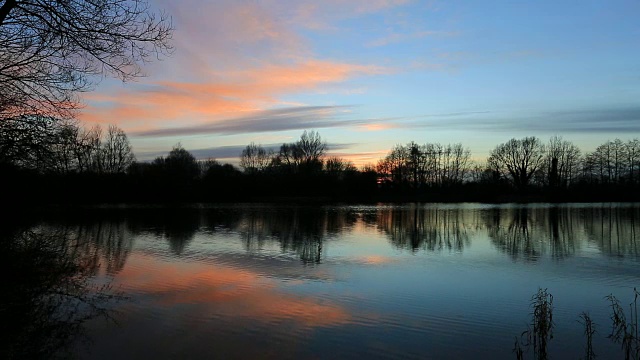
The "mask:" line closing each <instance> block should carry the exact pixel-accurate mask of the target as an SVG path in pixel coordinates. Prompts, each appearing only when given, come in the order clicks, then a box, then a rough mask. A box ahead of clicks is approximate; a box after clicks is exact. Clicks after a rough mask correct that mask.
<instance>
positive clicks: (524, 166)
mask: <svg viewBox="0 0 640 360" xmlns="http://www.w3.org/2000/svg"><path fill="white" fill-rule="evenodd" d="M544 155H545V148H544V145H542V143H541V142H540V139H538V138H536V137H526V138H523V139H511V140H509V141H507V142H506V143H504V144H500V145H498V146H497V147H496V148H495V149H493V150H492V151H491V154H490V156H489V159H488V160H487V163H488V164H489V167H490V168H494V169H497V170H498V171H500V173H501V174H503V175H506V176H508V177H509V178H510V179H511V181H512V182H513V184H514V185H515V186H516V188H518V189H520V190H524V189H526V188H527V187H528V186H529V183H530V181H531V178H532V177H533V174H534V173H535V172H536V171H537V170H538V169H540V168H541V166H542V165H543V160H544Z"/></svg>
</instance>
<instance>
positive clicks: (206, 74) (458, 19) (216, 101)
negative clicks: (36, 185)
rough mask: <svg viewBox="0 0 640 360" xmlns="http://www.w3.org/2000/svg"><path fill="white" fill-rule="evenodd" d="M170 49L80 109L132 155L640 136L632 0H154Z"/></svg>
mask: <svg viewBox="0 0 640 360" xmlns="http://www.w3.org/2000/svg"><path fill="white" fill-rule="evenodd" d="M150 2H151V5H152V7H153V8H155V9H162V10H163V11H165V12H167V13H168V14H169V15H170V16H171V17H172V22H173V25H174V27H175V32H174V35H173V46H174V47H175V49H174V51H173V54H172V55H171V56H169V57H166V58H162V59H161V60H160V61H154V62H152V63H150V64H148V65H146V66H145V67H144V71H145V74H146V76H145V77H143V78H140V79H137V80H136V81H135V82H127V83H122V82H120V81H118V80H115V79H103V80H102V81H101V82H100V83H99V84H98V85H97V86H96V88H95V90H94V91H92V92H89V93H86V94H84V95H83V102H84V108H83V110H82V112H81V114H80V116H79V118H80V119H81V120H82V121H83V122H84V123H86V124H87V125H89V126H91V125H93V124H95V123H98V124H102V125H103V126H106V125H107V124H115V125H117V126H119V127H121V128H122V129H123V130H125V131H126V132H127V134H128V135H129V138H130V140H131V143H132V145H133V147H134V151H135V153H136V156H137V158H138V160H142V161H144V160H150V159H153V158H155V157H157V156H161V155H166V154H167V153H168V152H169V151H170V150H171V148H172V147H173V146H175V145H176V144H178V143H180V144H181V145H182V146H183V147H184V148H185V149H187V150H189V151H191V152H192V153H193V154H194V155H196V157H197V158H201V159H203V158H216V159H218V160H219V161H222V162H230V163H235V164H237V163H238V157H239V154H240V152H241V151H242V149H243V148H244V147H245V146H246V145H247V144H249V143H251V142H255V143H256V144H262V145H263V146H265V147H273V148H277V147H278V146H279V145H280V144H282V143H285V142H293V141H296V140H297V139H298V138H299V137H300V135H301V133H302V132H303V131H304V130H316V131H318V132H319V133H320V135H321V136H322V138H323V139H324V140H326V141H327V143H328V145H329V155H332V156H333V155H335V156H341V157H344V158H347V159H349V160H352V161H354V162H355V163H356V164H358V165H363V164H367V163H375V162H377V160H378V159H380V158H382V157H384V156H385V154H386V153H387V152H388V151H389V150H390V149H391V148H392V147H393V146H394V145H396V144H406V143H408V142H410V141H415V142H417V143H419V144H424V143H434V142H437V143H441V144H453V143H462V144H463V145H464V146H465V147H468V148H469V149H470V150H471V153H472V156H473V158H475V159H477V160H479V161H482V160H483V159H484V158H486V156H487V155H488V153H489V152H490V150H491V149H493V148H494V147H495V146H496V145H498V144H500V143H504V142H506V141H508V140H509V139H511V138H521V137H524V136H537V137H539V138H541V139H542V140H543V141H544V142H546V141H548V139H549V138H550V137H551V136H554V135H560V136H562V137H563V138H564V139H566V140H571V141H573V142H574V143H575V144H576V145H578V146H579V147H580V148H582V149H583V150H585V151H589V150H592V149H594V148H595V147H596V146H597V145H599V144H601V143H603V142H605V141H607V140H610V139H614V138H620V139H623V140H626V139H631V138H636V137H640V21H639V19H640V1H637V0H626V1H624V0H579V1H577V0H576V1H573V0H561V1H558V0H553V1H549V0H539V1H506V0H503V1H498V0H483V1H475V0H466V1H463V0H450V1H438V0H434V1H428V0H424V1H418V0H415V1H411V0H324V1H320V0H297V1H293V0H246V1H245V0H220V1H217V0H216V1H205V0H182V1H179V2H178V1H171V0H150Z"/></svg>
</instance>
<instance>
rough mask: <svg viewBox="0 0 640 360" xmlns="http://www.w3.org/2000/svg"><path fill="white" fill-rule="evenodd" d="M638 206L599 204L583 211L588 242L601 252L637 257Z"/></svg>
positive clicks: (639, 213)
mask: <svg viewBox="0 0 640 360" xmlns="http://www.w3.org/2000/svg"><path fill="white" fill-rule="evenodd" d="M639 219H640V208H638V207H619V206H611V205H601V206H596V207H589V208H586V209H584V211H583V220H584V229H585V232H586V234H587V237H588V239H589V241H590V242H592V243H594V244H595V245H596V246H597V247H598V248H599V249H600V250H601V251H602V252H603V253H605V254H608V255H611V256H617V257H624V256H633V257H637V256H638V255H639V254H640V252H639V251H640V249H639V248H638V230H639V228H638V226H639V225H640V224H638V221H639Z"/></svg>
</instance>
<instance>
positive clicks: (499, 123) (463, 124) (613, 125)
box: [402, 106, 640, 134]
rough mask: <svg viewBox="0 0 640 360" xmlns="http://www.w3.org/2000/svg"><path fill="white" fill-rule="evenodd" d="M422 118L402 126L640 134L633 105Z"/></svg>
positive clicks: (639, 112)
mask: <svg viewBox="0 0 640 360" xmlns="http://www.w3.org/2000/svg"><path fill="white" fill-rule="evenodd" d="M489 114H490V116H487V115H489ZM424 117H425V119H426V121H425V120H418V121H410V122H405V123H403V124H402V125H403V126H406V127H408V128H422V127H429V128H433V129H448V130H467V131H474V130H476V131H477V130H480V131H489V132H514V131H517V132H527V131H528V132H533V133H563V134H571V133H640V107H637V106H625V107H620V108H592V109H575V110H563V111H547V112H538V113H535V112H533V113H530V114H528V115H514V114H508V113H505V112H502V113H501V112H485V111H480V112H468V113H451V114H439V115H429V116H424Z"/></svg>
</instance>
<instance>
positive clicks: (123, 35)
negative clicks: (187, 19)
mask: <svg viewBox="0 0 640 360" xmlns="http://www.w3.org/2000/svg"><path fill="white" fill-rule="evenodd" d="M171 34H172V26H171V23H170V19H169V18H168V17H167V16H166V15H164V14H155V13H154V12H152V11H151V10H150V7H149V5H148V4H147V2H146V1H144V0H104V1H89V0H73V1H58V0H5V1H3V2H2V5H0V64H1V65H0V88H1V89H2V91H1V92H0V117H7V116H15V115H18V114H22V113H29V114H39V115H55V116H59V117H62V118H67V117H69V116H70V115H71V114H72V111H73V110H74V109H75V108H77V97H76V94H77V93H78V92H80V91H85V90H89V89H91V87H92V85H93V83H92V81H91V77H92V76H93V75H100V76H103V75H113V76H116V77H118V78H120V79H122V80H123V81H124V80H129V79H131V78H134V77H137V76H140V75H141V71H140V65H141V64H143V63H145V62H147V61H149V60H151V59H152V58H154V57H158V56H160V55H161V54H167V53H168V52H169V51H170V50H171V48H170V45H169V40H170V38H171Z"/></svg>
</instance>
